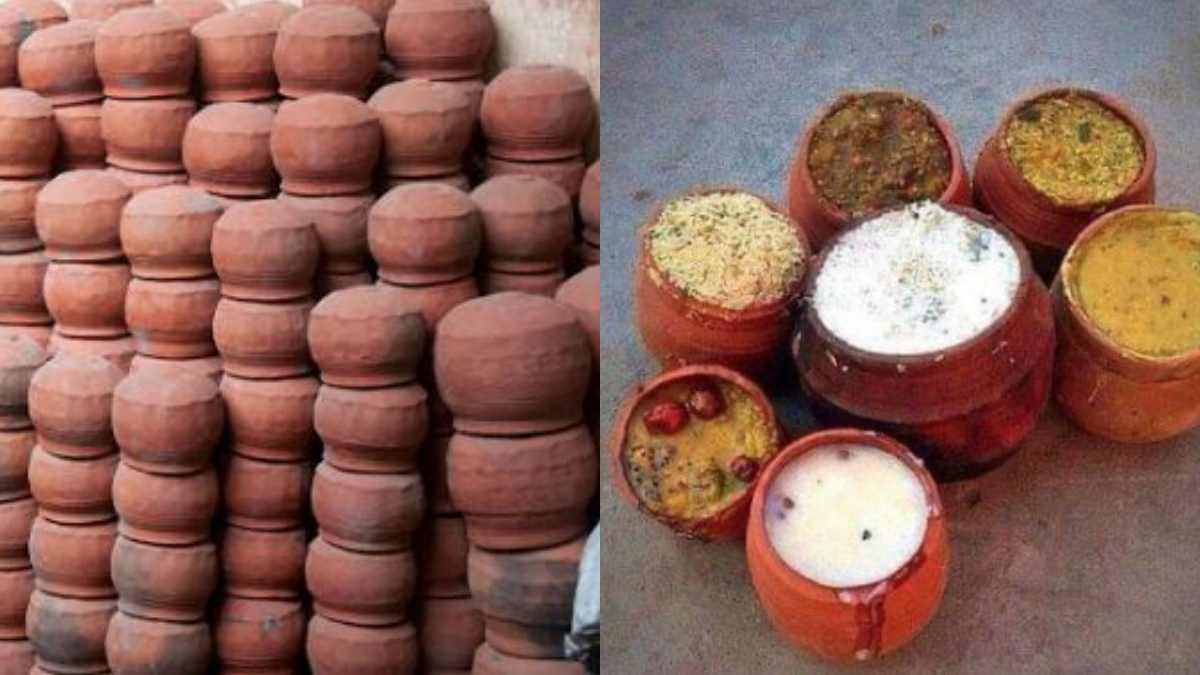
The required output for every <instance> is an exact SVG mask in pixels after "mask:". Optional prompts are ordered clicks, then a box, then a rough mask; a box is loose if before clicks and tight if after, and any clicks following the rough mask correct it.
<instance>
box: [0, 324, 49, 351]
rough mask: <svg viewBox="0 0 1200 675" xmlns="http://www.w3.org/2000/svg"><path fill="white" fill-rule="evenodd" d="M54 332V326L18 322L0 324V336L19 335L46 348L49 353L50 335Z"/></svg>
mask: <svg viewBox="0 0 1200 675" xmlns="http://www.w3.org/2000/svg"><path fill="white" fill-rule="evenodd" d="M53 332H54V326H53V324H51V325H41V326H22V325H19V324H11V323H10V324H0V336H7V335H20V336H23V337H27V338H29V339H31V340H33V341H34V343H36V344H37V346H39V347H41V348H42V349H45V350H47V351H46V353H47V354H49V353H50V352H49V348H50V347H49V345H50V335H51V334H52V333H53Z"/></svg>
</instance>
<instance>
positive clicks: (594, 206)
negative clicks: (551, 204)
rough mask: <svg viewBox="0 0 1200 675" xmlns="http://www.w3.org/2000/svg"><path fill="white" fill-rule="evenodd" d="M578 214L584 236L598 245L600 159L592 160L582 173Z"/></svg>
mask: <svg viewBox="0 0 1200 675" xmlns="http://www.w3.org/2000/svg"><path fill="white" fill-rule="evenodd" d="M579 216H580V218H582V220H583V229H584V231H585V234H584V237H585V238H586V239H587V240H588V241H590V242H592V243H594V244H596V245H597V246H599V245H600V160H596V161H595V162H593V163H592V165H591V166H589V167H588V169H587V172H586V173H584V174H583V185H581V186H580V188H579ZM587 233H590V235H589V234H587Z"/></svg>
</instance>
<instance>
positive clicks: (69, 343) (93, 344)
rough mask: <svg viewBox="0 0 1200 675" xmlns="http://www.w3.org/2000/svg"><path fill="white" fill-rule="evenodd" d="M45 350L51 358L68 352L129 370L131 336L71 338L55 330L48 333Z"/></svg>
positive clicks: (132, 348)
mask: <svg viewBox="0 0 1200 675" xmlns="http://www.w3.org/2000/svg"><path fill="white" fill-rule="evenodd" d="M46 351H47V353H48V354H50V357H51V358H54V357H55V356H58V355H59V354H68V355H71V356H75V357H77V358H92V357H99V358H101V359H104V360H105V361H108V362H109V363H111V364H113V365H114V366H116V367H117V369H118V370H120V371H121V372H122V373H128V372H129V363H130V361H132V360H133V355H134V352H136V351H137V349H136V348H135V347H134V344H133V338H132V337H131V336H129V335H125V336H122V337H116V338H102V339H95V338H73V337H67V336H65V335H63V334H62V333H59V332H58V331H57V330H55V331H54V332H53V333H51V334H50V342H49V345H48V346H47V347H46Z"/></svg>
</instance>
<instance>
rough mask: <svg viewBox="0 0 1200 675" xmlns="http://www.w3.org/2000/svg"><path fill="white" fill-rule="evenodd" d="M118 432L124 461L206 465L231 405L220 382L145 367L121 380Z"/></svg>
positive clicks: (170, 468) (191, 468) (167, 467)
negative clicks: (148, 369)
mask: <svg viewBox="0 0 1200 675" xmlns="http://www.w3.org/2000/svg"><path fill="white" fill-rule="evenodd" d="M112 401H113V403H112V424H113V435H114V436H115V437H116V439H117V444H118V445H120V446H121V461H122V462H125V463H126V464H129V465H130V466H132V467H134V468H135V469H141V470H142V471H151V472H154V473H165V474H189V473H194V472H197V471H201V470H203V469H204V468H206V467H207V466H208V465H209V463H210V462H211V461H212V452H213V447H214V446H216V444H217V442H218V441H220V440H221V435H222V432H223V431H224V430H225V406H224V404H223V403H222V401H221V392H220V390H219V389H217V385H216V384H215V383H214V382H213V381H212V380H210V379H209V378H207V377H203V376H201V375H196V374H193V373H189V372H186V371H182V370H181V371H178V372H175V373H170V374H167V373H156V372H153V371H151V372H145V371H143V372H141V373H138V374H137V375H134V376H130V377H127V378H125V379H124V380H123V381H122V382H121V384H119V385H117V388H116V390H114V392H113V399H112Z"/></svg>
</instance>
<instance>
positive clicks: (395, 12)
mask: <svg viewBox="0 0 1200 675" xmlns="http://www.w3.org/2000/svg"><path fill="white" fill-rule="evenodd" d="M495 39H496V27H495V25H493V23H492V15H491V10H490V8H489V7H488V3H487V2H485V1H484V0H449V1H447V2H436V3H432V2H425V1H424V0H397V2H396V3H395V4H394V5H393V6H392V11H391V13H390V14H389V15H388V24H387V35H386V40H387V53H388V58H390V59H391V61H392V63H393V64H395V66H396V75H397V77H400V78H402V79H410V78H414V77H424V78H429V79H435V80H466V79H471V78H477V77H480V76H482V75H483V68H484V64H485V62H486V61H487V57H488V54H490V53H491V51H492V43H493V42H495Z"/></svg>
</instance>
